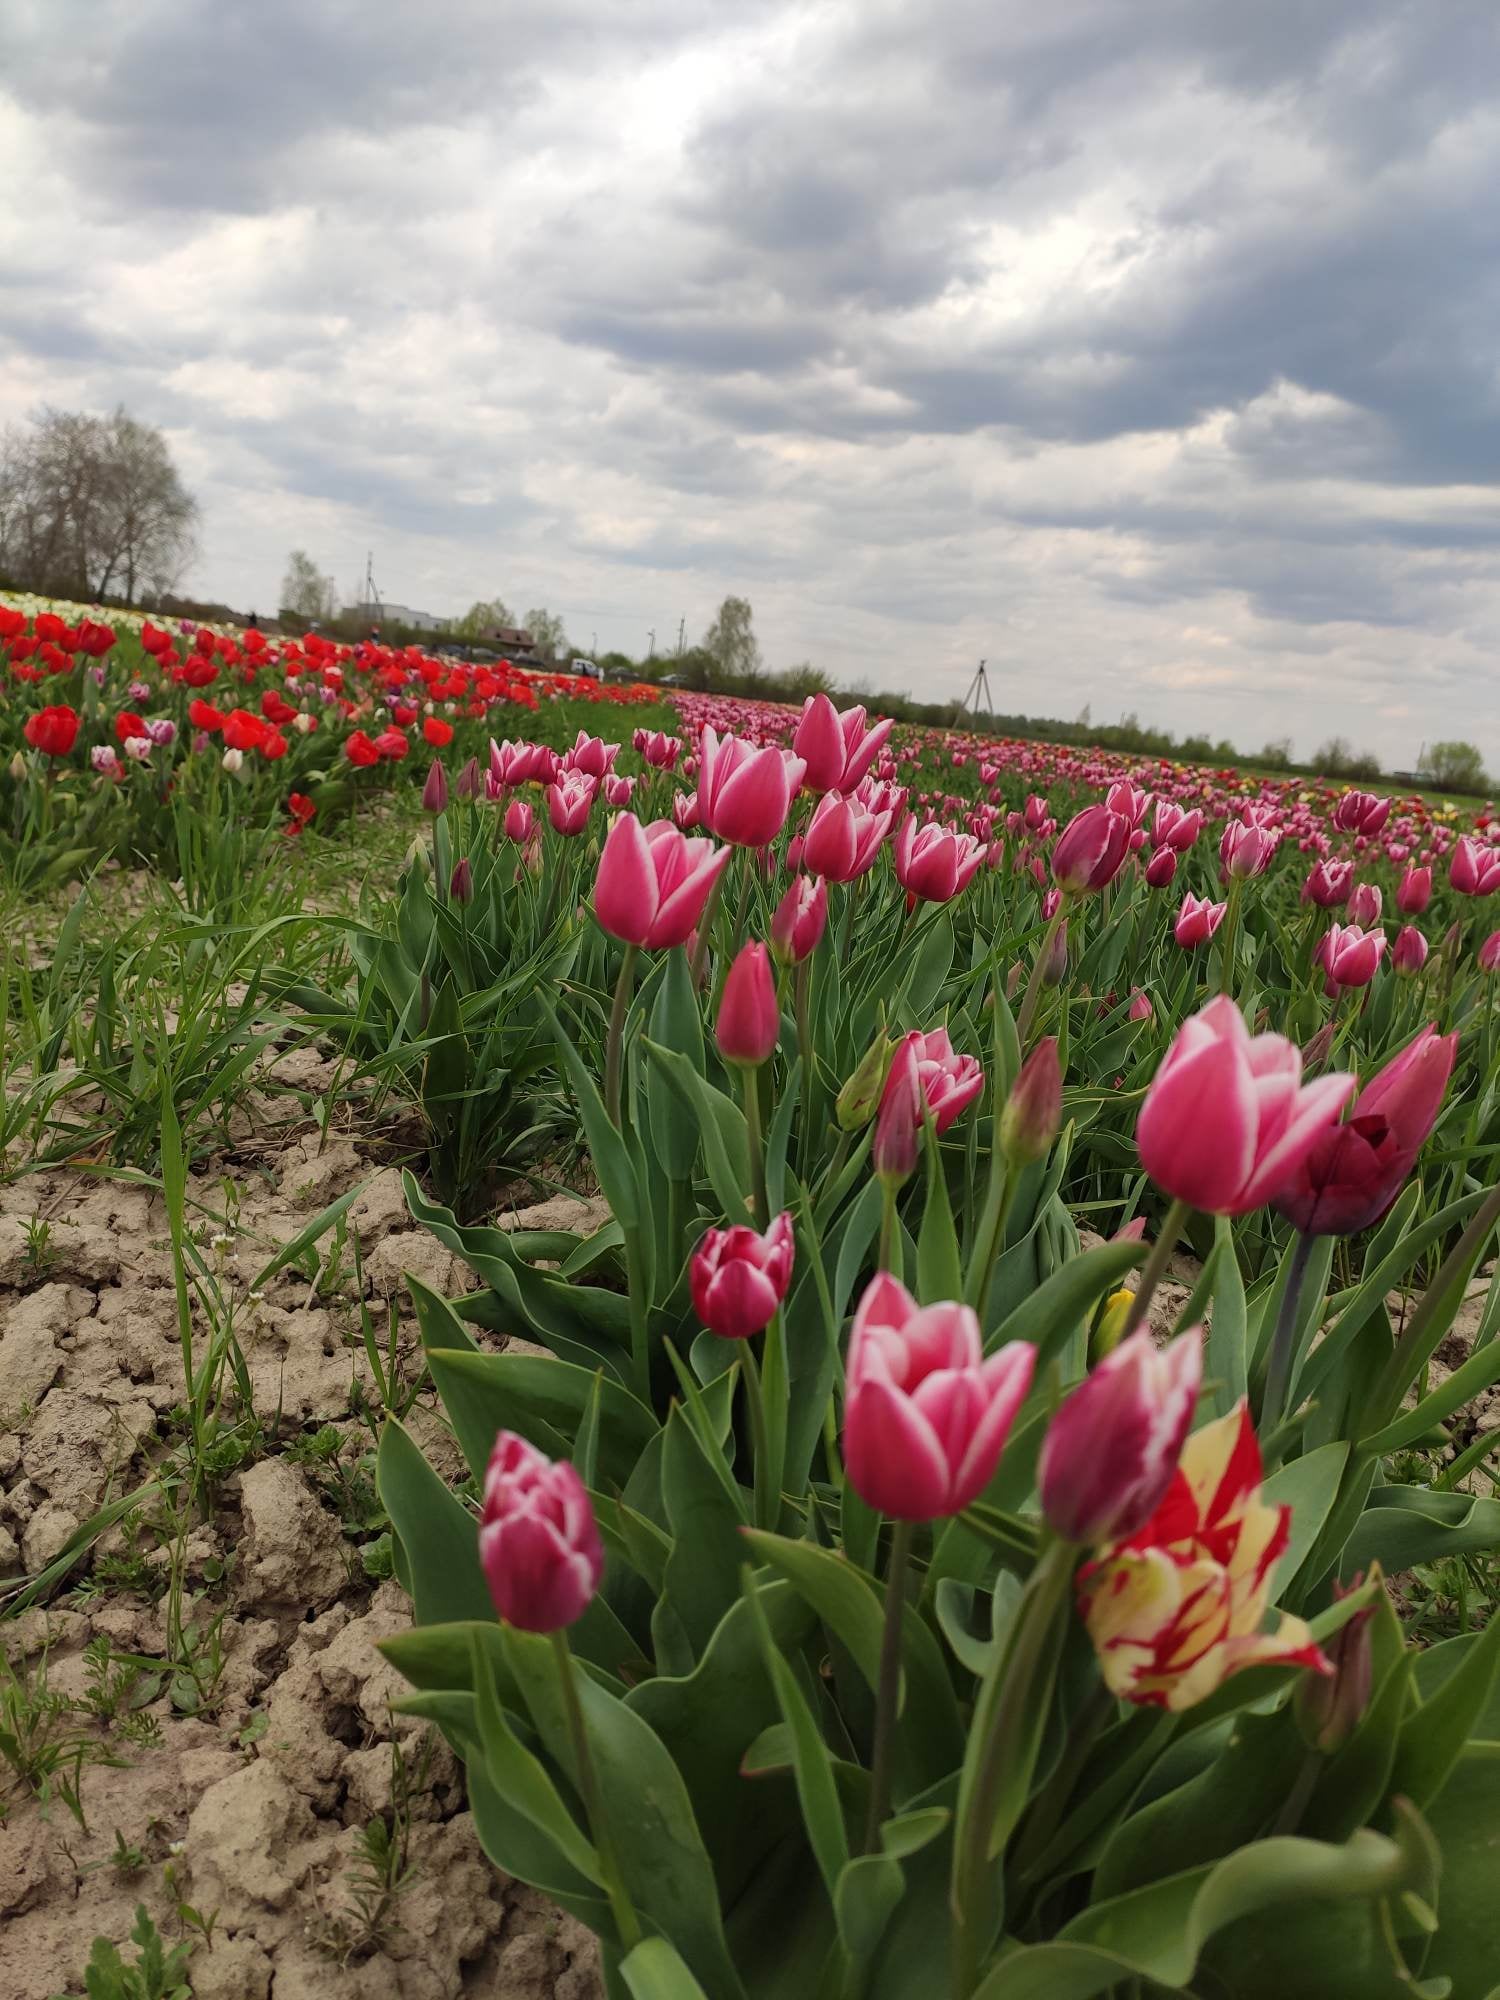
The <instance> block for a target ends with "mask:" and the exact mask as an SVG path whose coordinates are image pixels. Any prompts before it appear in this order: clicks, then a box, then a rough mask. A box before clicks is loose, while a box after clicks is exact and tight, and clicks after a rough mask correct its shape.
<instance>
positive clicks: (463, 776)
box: [453, 757, 483, 799]
mask: <svg viewBox="0 0 1500 2000" xmlns="http://www.w3.org/2000/svg"><path fill="white" fill-rule="evenodd" d="M482 786H483V780H482V779H481V778H480V775H479V759H478V758H477V757H471V758H470V759H469V761H468V763H467V764H465V765H464V767H463V769H462V770H461V771H460V772H459V774H458V778H457V780H456V782H455V784H454V786H453V791H454V795H455V797H457V798H460V799H477V798H478V797H479V794H480V791H481V789H482Z"/></svg>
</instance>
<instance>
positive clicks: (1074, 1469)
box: [1037, 1326, 1203, 1543]
mask: <svg viewBox="0 0 1500 2000" xmlns="http://www.w3.org/2000/svg"><path fill="white" fill-rule="evenodd" d="M1202 1373H1203V1329H1202V1328H1201V1327H1196V1326H1195V1327H1190V1328H1189V1329H1188V1331H1187V1332H1186V1333H1184V1334H1181V1335H1180V1336H1179V1337H1178V1338H1177V1339H1176V1340H1174V1341H1173V1342H1172V1343H1171V1345H1170V1346H1169V1347H1165V1348H1162V1349H1160V1350H1158V1349H1157V1347H1156V1346H1155V1345H1154V1343H1153V1342H1152V1338H1151V1335H1150V1333H1149V1332H1148V1331H1147V1329H1146V1328H1145V1327H1142V1328H1141V1329H1140V1331H1139V1332H1138V1333H1133V1334H1132V1335H1131V1336H1130V1338H1129V1339H1128V1340H1126V1341H1123V1342H1122V1343H1121V1345H1120V1346H1119V1347H1117V1348H1116V1349H1115V1350H1114V1352H1113V1353H1112V1354H1110V1355H1108V1356H1107V1357H1106V1358H1105V1359H1104V1360H1103V1361H1101V1362H1100V1363H1099V1364H1098V1366H1097V1367H1096V1368H1095V1369H1093V1371H1092V1372H1091V1373H1090V1374H1088V1375H1086V1376H1085V1377H1084V1379H1083V1381H1082V1382H1081V1383H1080V1384H1079V1385H1078V1387H1077V1388H1076V1389H1075V1390H1074V1391H1073V1393H1072V1394H1071V1395H1070V1396H1068V1397H1066V1398H1065V1399H1064V1401H1063V1403H1062V1406H1061V1408H1060V1409H1059V1410H1058V1412H1057V1414H1056V1416H1055V1417H1053V1419H1052V1422H1051V1423H1050V1425H1049V1426H1048V1428H1047V1435H1046V1437H1045V1438H1044V1439H1043V1441H1042V1453H1041V1458H1040V1460H1039V1462H1038V1466H1037V1488H1038V1491H1039V1493H1040V1495H1041V1501H1042V1512H1043V1513H1044V1514H1045V1515H1046V1517H1047V1522H1048V1525H1049V1526H1050V1527H1051V1528H1052V1529H1053V1531H1054V1533H1056V1534H1059V1535H1061V1536H1062V1537H1063V1539H1064V1540H1065V1541H1069V1542H1090V1543H1094V1542H1106V1541H1113V1540H1115V1539H1116V1538H1117V1537H1121V1536H1127V1535H1133V1534H1134V1533H1135V1531H1136V1529H1137V1528H1140V1527H1142V1526H1144V1524H1145V1523H1146V1522H1147V1521H1149V1520H1150V1518H1151V1516H1152V1515H1153V1514H1154V1513H1155V1511H1156V1509H1157V1506H1158V1505H1159V1503H1160V1502H1161V1500H1162V1498H1163V1497H1164V1495H1165V1493H1166V1491H1167V1488H1168V1487H1169V1486H1170V1485H1171V1483H1172V1475H1173V1473H1174V1472H1175V1471H1176V1470H1177V1459H1178V1456H1179V1454H1180V1452H1181V1450H1182V1445H1183V1440H1184V1439H1185V1438H1186V1437H1187V1434H1188V1430H1189V1428H1190V1426H1191V1424H1192V1421H1193V1411H1194V1409H1195V1408H1196V1407H1197V1402H1198V1384H1199V1381H1200V1379H1201V1377H1202Z"/></svg>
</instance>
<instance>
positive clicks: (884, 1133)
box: [870, 1035, 922, 1187]
mask: <svg viewBox="0 0 1500 2000" xmlns="http://www.w3.org/2000/svg"><path fill="white" fill-rule="evenodd" d="M921 1145H922V1086H921V1082H920V1081H919V1079H918V1076H917V1056H916V1050H915V1048H914V1047H913V1045H912V1038H911V1036H910V1035H903V1036H902V1038H901V1040H900V1041H899V1042H898V1043H897V1044H896V1052H895V1054H894V1055H893V1056H892V1058H891V1067H890V1073H889V1075H888V1076H887V1077H886V1080H885V1089H884V1090H883V1091H882V1092H881V1097H880V1114H879V1116H878V1117H877V1118H876V1120H875V1140H874V1145H873V1147H872V1149H871V1153H870V1163H871V1165H872V1166H873V1167H874V1169H875V1172H876V1174H877V1175H878V1176H879V1178H880V1179H881V1180H882V1181H885V1182H888V1183H890V1184H891V1185H893V1186H896V1187H899V1186H900V1185H901V1183H902V1182H903V1181H905V1180H908V1179H910V1177H911V1175H912V1174H914V1173H915V1172H916V1168H917V1155H918V1153H919V1152H920V1150H921Z"/></svg>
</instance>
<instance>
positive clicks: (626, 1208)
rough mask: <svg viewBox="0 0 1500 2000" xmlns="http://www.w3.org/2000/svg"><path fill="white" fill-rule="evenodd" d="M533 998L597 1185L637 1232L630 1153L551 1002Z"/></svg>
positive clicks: (638, 1203) (638, 1201) (638, 1197)
mask: <svg viewBox="0 0 1500 2000" xmlns="http://www.w3.org/2000/svg"><path fill="white" fill-rule="evenodd" d="M536 998H537V1005H538V1006H539V1007H540V1008H541V1010H542V1012H543V1013H544V1014H545V1015H546V1016H547V1019H548V1021H549V1022H550V1024H551V1027H552V1032H553V1034H554V1036H555V1037H556V1039H557V1051H558V1054H559V1055H560V1056H561V1058H562V1063H563V1068H564V1070H565V1071H566V1072H567V1077H568V1082H569V1084H570V1085H571V1087H572V1091H573V1096H574V1099H575V1100H576V1102H577V1105H578V1114H579V1117H580V1118H581V1119H582V1121H583V1130H584V1134H585V1136H586V1138H587V1139H588V1142H589V1156H590V1158H591V1159H592V1160H593V1163H594V1171H595V1173H597V1174H598V1176H599V1185H600V1187H601V1188H602V1189H603V1190H604V1193H605V1196H606V1198H607V1199H608V1202H609V1206H610V1210H611V1212H612V1213H613V1215H614V1218H615V1220H616V1221H617V1222H618V1223H619V1225H620V1227H621V1228H622V1229H623V1230H625V1231H626V1233H627V1234H628V1233H629V1232H630V1231H631V1230H632V1229H639V1228H640V1226H641V1218H642V1207H643V1191H642V1190H641V1188H640V1187H639V1186H638V1185H637V1182H636V1175H635V1168H634V1166H633V1165H632V1164H631V1159H630V1152H629V1149H628V1147H627V1146H626V1144H625V1141H624V1140H623V1139H622V1138H621V1137H620V1134H619V1133H618V1132H617V1131H616V1129H615V1127H614V1126H613V1125H612V1124H611V1123H610V1119H609V1113H608V1112H607V1111H606V1110H605V1108H604V1100H603V1098H602V1097H600V1095H599V1092H598V1089H597V1088H596V1086H595V1083H594V1079H593V1076H592V1075H591V1074H590V1072H589V1069H588V1066H587V1064H586V1063H585V1062H584V1060H583V1058H582V1057H581V1056H580V1055H579V1053H578V1051H577V1049H576V1048H575V1047H574V1046H573V1042H572V1039H571V1037H570V1036H569V1035H568V1033H567V1030H566V1029H565V1028H564V1027H563V1026H562V1024H561V1022H560V1021H559V1020H558V1018H557V1014H556V1012H555V1010H554V1009H553V1006H552V1003H551V1001H550V1000H549V999H548V998H547V997H546V995H545V994H543V993H538V994H537V996H536Z"/></svg>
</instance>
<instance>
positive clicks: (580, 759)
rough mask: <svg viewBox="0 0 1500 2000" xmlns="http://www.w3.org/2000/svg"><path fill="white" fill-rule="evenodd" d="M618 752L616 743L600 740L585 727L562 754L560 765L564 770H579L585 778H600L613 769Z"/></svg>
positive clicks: (618, 747) (618, 748)
mask: <svg viewBox="0 0 1500 2000" xmlns="http://www.w3.org/2000/svg"><path fill="white" fill-rule="evenodd" d="M619 754H620V746H619V744H618V743H605V742H602V741H601V740H600V739H599V737H597V736H590V735H589V733H588V731H587V730H586V729H580V730H579V732H578V734H577V736H576V737H575V738H574V739H573V747H572V749H571V750H568V751H566V752H565V753H564V755H563V760H562V767H563V769H564V770H565V771H581V772H582V773H583V775H584V776H585V777H586V778H601V779H602V778H604V777H605V776H607V774H608V773H609V772H610V771H612V770H613V769H614V766H615V759H616V757H618V756H619Z"/></svg>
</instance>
